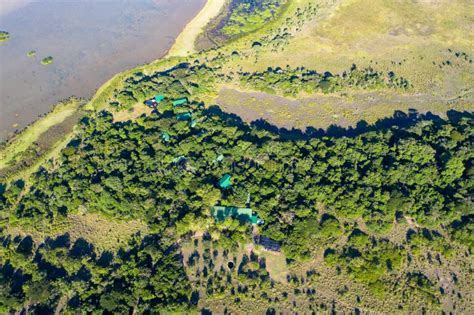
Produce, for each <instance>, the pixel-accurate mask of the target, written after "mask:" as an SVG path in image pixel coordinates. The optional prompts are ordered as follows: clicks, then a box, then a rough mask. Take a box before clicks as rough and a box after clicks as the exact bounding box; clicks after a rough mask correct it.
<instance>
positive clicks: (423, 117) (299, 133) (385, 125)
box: [250, 108, 474, 141]
mask: <svg viewBox="0 0 474 315" xmlns="http://www.w3.org/2000/svg"><path fill="white" fill-rule="evenodd" d="M447 117H448V120H449V121H450V122H454V123H455V122H458V121H459V120H461V119H463V118H469V119H473V118H474V114H473V113H471V112H467V111H463V112H459V111H455V110H450V111H448V112H447ZM420 121H432V122H434V123H437V124H439V123H442V122H445V121H446V119H443V118H441V117H440V116H438V115H435V114H433V113H431V112H427V113H424V114H420V113H418V111H417V110H416V109H413V108H410V109H409V110H408V113H405V112H403V111H400V110H395V111H394V113H393V115H392V116H390V117H385V118H382V119H379V120H377V121H376V122H375V123H374V124H369V123H368V122H367V121H365V120H361V121H359V122H358V123H357V125H356V126H355V127H341V126H338V125H334V124H333V125H330V126H329V127H328V128H327V129H323V128H314V127H306V129H305V130H302V129H298V128H291V129H287V128H280V127H278V126H276V125H274V124H271V123H269V122H268V121H266V120H264V119H257V120H255V121H253V122H251V123H250V125H251V126H254V127H255V128H257V129H261V130H266V131H268V132H271V133H274V134H278V135H279V136H280V138H281V139H282V140H288V141H291V140H301V139H311V138H318V137H325V136H328V137H333V138H342V137H357V136H359V135H361V134H363V133H367V132H371V131H382V130H387V129H390V128H393V127H399V128H409V127H412V126H414V125H416V124H417V123H418V122H420Z"/></svg>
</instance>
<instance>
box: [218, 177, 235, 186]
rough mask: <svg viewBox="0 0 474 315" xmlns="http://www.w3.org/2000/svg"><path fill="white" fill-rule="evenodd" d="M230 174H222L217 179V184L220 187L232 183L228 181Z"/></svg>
mask: <svg viewBox="0 0 474 315" xmlns="http://www.w3.org/2000/svg"><path fill="white" fill-rule="evenodd" d="M230 179H231V176H230V175H229V174H225V175H224V176H222V177H221V179H219V182H218V185H219V187H220V188H224V189H226V188H229V187H230V185H232V183H231V182H230Z"/></svg>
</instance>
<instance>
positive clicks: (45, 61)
mask: <svg viewBox="0 0 474 315" xmlns="http://www.w3.org/2000/svg"><path fill="white" fill-rule="evenodd" d="M52 63H53V57H51V56H48V57H46V58H43V59H42V60H41V64H42V65H49V64H52Z"/></svg>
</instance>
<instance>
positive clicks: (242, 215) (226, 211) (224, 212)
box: [211, 206, 264, 224]
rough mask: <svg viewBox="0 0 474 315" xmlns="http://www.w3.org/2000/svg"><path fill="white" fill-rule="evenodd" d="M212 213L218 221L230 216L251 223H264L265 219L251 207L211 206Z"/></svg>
mask: <svg viewBox="0 0 474 315" xmlns="http://www.w3.org/2000/svg"><path fill="white" fill-rule="evenodd" d="M211 214H212V216H213V217H214V219H215V220H216V222H222V221H224V220H225V219H227V218H228V217H231V218H234V219H238V220H239V221H240V222H248V223H251V224H263V223H264V222H263V220H262V219H260V218H259V217H258V215H257V214H256V213H254V212H253V211H252V209H250V208H237V207H222V206H215V207H212V208H211Z"/></svg>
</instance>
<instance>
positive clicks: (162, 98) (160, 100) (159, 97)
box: [155, 94, 165, 103]
mask: <svg viewBox="0 0 474 315" xmlns="http://www.w3.org/2000/svg"><path fill="white" fill-rule="evenodd" d="M164 99H165V96H164V95H159V94H158V95H155V101H156V102H157V103H160V102H162V101H163V100H164Z"/></svg>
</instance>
